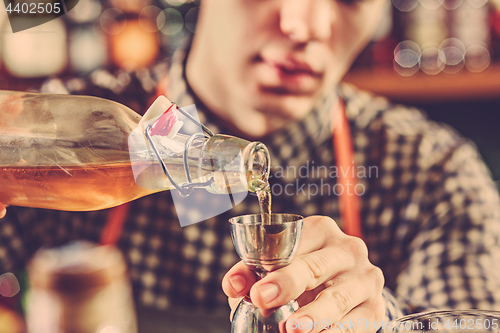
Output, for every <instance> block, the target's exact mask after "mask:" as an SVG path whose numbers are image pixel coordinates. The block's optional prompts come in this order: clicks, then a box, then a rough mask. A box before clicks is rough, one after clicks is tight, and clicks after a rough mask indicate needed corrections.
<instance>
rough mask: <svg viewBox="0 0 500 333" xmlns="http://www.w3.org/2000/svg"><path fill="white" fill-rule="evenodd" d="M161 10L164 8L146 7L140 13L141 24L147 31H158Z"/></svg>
mask: <svg viewBox="0 0 500 333" xmlns="http://www.w3.org/2000/svg"><path fill="white" fill-rule="evenodd" d="M161 12H162V10H161V9H160V8H158V7H156V6H147V7H144V8H143V9H142V10H141V12H140V13H139V24H140V25H141V27H142V28H143V29H144V30H146V31H149V32H157V31H158V30H159V28H160V27H158V23H157V22H158V15H160V13H161ZM162 27H163V24H162Z"/></svg>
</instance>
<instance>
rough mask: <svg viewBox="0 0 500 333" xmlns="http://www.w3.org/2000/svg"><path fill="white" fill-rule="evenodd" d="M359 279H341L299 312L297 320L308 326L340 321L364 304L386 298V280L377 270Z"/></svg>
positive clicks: (347, 276) (347, 277) (349, 276)
mask: <svg viewBox="0 0 500 333" xmlns="http://www.w3.org/2000/svg"><path fill="white" fill-rule="evenodd" d="M356 276H358V277H355V276H354V274H347V275H346V276H345V277H343V278H341V280H340V279H338V282H335V283H334V284H333V285H332V286H330V287H328V288H326V289H325V290H323V291H322V292H321V293H319V295H318V297H317V298H316V299H315V300H314V301H313V302H311V303H309V304H307V305H305V306H303V307H301V308H300V309H299V310H297V312H296V313H294V315H293V317H294V318H297V321H301V322H304V323H305V322H306V321H309V322H322V321H324V320H325V319H328V320H330V321H333V322H337V321H339V320H341V319H343V318H344V317H345V316H346V315H347V314H348V313H350V312H351V311H352V310H353V309H354V308H356V307H358V306H360V304H361V306H363V304H365V303H369V302H373V301H374V300H377V299H378V298H380V297H382V296H381V295H382V287H383V277H382V276H381V272H380V270H379V269H378V268H377V267H374V268H373V270H370V271H369V272H367V273H366V274H364V275H361V276H360V275H357V274H356ZM299 319H300V320H299ZM365 319H366V318H365ZM368 319H369V318H368ZM302 326H304V325H302Z"/></svg>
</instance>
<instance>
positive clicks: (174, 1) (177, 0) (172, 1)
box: [165, 0, 186, 7]
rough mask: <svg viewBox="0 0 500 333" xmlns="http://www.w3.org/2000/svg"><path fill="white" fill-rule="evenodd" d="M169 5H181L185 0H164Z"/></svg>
mask: <svg viewBox="0 0 500 333" xmlns="http://www.w3.org/2000/svg"><path fill="white" fill-rule="evenodd" d="M165 2H166V3H168V4H169V5H170V6H175V7H177V6H181V5H183V4H185V3H186V0H165Z"/></svg>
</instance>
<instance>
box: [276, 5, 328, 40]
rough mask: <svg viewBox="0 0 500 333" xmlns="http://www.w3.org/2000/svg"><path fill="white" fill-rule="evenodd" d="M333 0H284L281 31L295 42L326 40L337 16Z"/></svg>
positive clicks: (281, 11)
mask: <svg viewBox="0 0 500 333" xmlns="http://www.w3.org/2000/svg"><path fill="white" fill-rule="evenodd" d="M331 1H332V0H282V4H281V10H280V29H281V32H282V33H283V34H284V35H286V36H288V37H289V38H290V39H292V40H293V41H295V42H302V43H303V42H307V41H309V40H313V39H315V40H326V39H329V38H330V36H331V34H332V31H331V30H332V22H333V19H334V17H333V16H335V14H334V12H333V8H332V5H331Z"/></svg>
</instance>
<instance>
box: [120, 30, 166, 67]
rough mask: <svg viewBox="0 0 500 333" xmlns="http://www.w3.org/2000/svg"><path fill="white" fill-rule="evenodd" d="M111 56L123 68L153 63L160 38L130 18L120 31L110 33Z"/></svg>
mask: <svg viewBox="0 0 500 333" xmlns="http://www.w3.org/2000/svg"><path fill="white" fill-rule="evenodd" d="M110 48H111V56H112V58H113V60H114V62H115V63H116V64H117V65H118V66H120V67H121V68H124V69H127V70H135V69H138V68H144V67H146V66H148V65H149V64H151V63H152V62H153V61H154V60H155V58H156V56H157V55H158V51H159V50H158V38H157V35H156V34H155V33H152V32H149V31H146V30H144V29H143V28H142V27H141V25H140V23H139V20H130V21H129V22H128V23H127V26H126V27H125V29H123V30H122V31H121V32H120V33H118V34H114V35H110Z"/></svg>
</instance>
